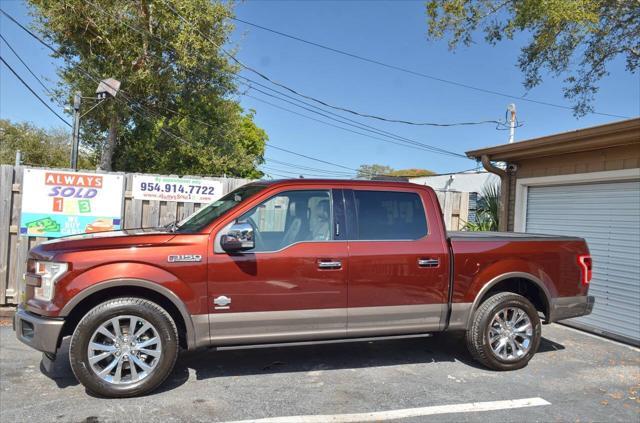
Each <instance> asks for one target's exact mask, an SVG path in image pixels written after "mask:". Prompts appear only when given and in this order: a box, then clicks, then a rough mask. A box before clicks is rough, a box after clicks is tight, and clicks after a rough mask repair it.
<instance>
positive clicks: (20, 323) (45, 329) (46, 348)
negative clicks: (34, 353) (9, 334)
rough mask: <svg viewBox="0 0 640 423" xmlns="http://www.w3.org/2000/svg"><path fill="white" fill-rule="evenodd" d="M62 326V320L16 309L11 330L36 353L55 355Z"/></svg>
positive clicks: (19, 308) (20, 308)
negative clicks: (36, 351)
mask: <svg viewBox="0 0 640 423" xmlns="http://www.w3.org/2000/svg"><path fill="white" fill-rule="evenodd" d="M63 325H64V320H63V319H53V318H48V317H41V316H38V315H35V314H32V313H29V312H28V311H26V310H25V309H24V308H22V307H18V310H17V311H16V314H15V316H14V317H13V329H14V330H15V331H16V337H17V338H18V340H20V341H21V342H24V343H25V344H27V345H28V346H30V347H31V348H34V349H36V350H38V351H42V352H47V353H55V352H56V350H57V349H58V339H59V338H60V332H61V331H62V326H63Z"/></svg>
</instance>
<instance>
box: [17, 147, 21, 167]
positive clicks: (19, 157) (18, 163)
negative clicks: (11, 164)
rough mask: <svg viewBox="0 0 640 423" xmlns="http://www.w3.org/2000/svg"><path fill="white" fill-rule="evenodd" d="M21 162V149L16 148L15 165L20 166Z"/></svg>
mask: <svg viewBox="0 0 640 423" xmlns="http://www.w3.org/2000/svg"><path fill="white" fill-rule="evenodd" d="M21 164H22V151H20V150H16V166H20V165H21Z"/></svg>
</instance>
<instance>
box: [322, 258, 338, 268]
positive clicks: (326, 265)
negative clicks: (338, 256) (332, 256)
mask: <svg viewBox="0 0 640 423" xmlns="http://www.w3.org/2000/svg"><path fill="white" fill-rule="evenodd" d="M318 268H319V269H340V268H342V262H341V261H340V260H332V261H319V262H318Z"/></svg>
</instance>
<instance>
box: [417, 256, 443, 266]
mask: <svg viewBox="0 0 640 423" xmlns="http://www.w3.org/2000/svg"><path fill="white" fill-rule="evenodd" d="M418 266H419V267H438V266H440V259H437V258H436V259H434V258H424V259H418Z"/></svg>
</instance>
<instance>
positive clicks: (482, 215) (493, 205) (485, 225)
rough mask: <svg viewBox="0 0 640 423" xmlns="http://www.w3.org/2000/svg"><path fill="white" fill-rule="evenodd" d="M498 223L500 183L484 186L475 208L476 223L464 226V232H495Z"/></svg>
mask: <svg viewBox="0 0 640 423" xmlns="http://www.w3.org/2000/svg"><path fill="white" fill-rule="evenodd" d="M499 222H500V183H495V184H489V183H487V184H485V186H484V187H482V193H481V195H480V198H479V199H478V205H477V207H476V221H475V222H467V223H466V224H465V225H464V230H466V231H474V232H477V231H497V230H498V224H499Z"/></svg>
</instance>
